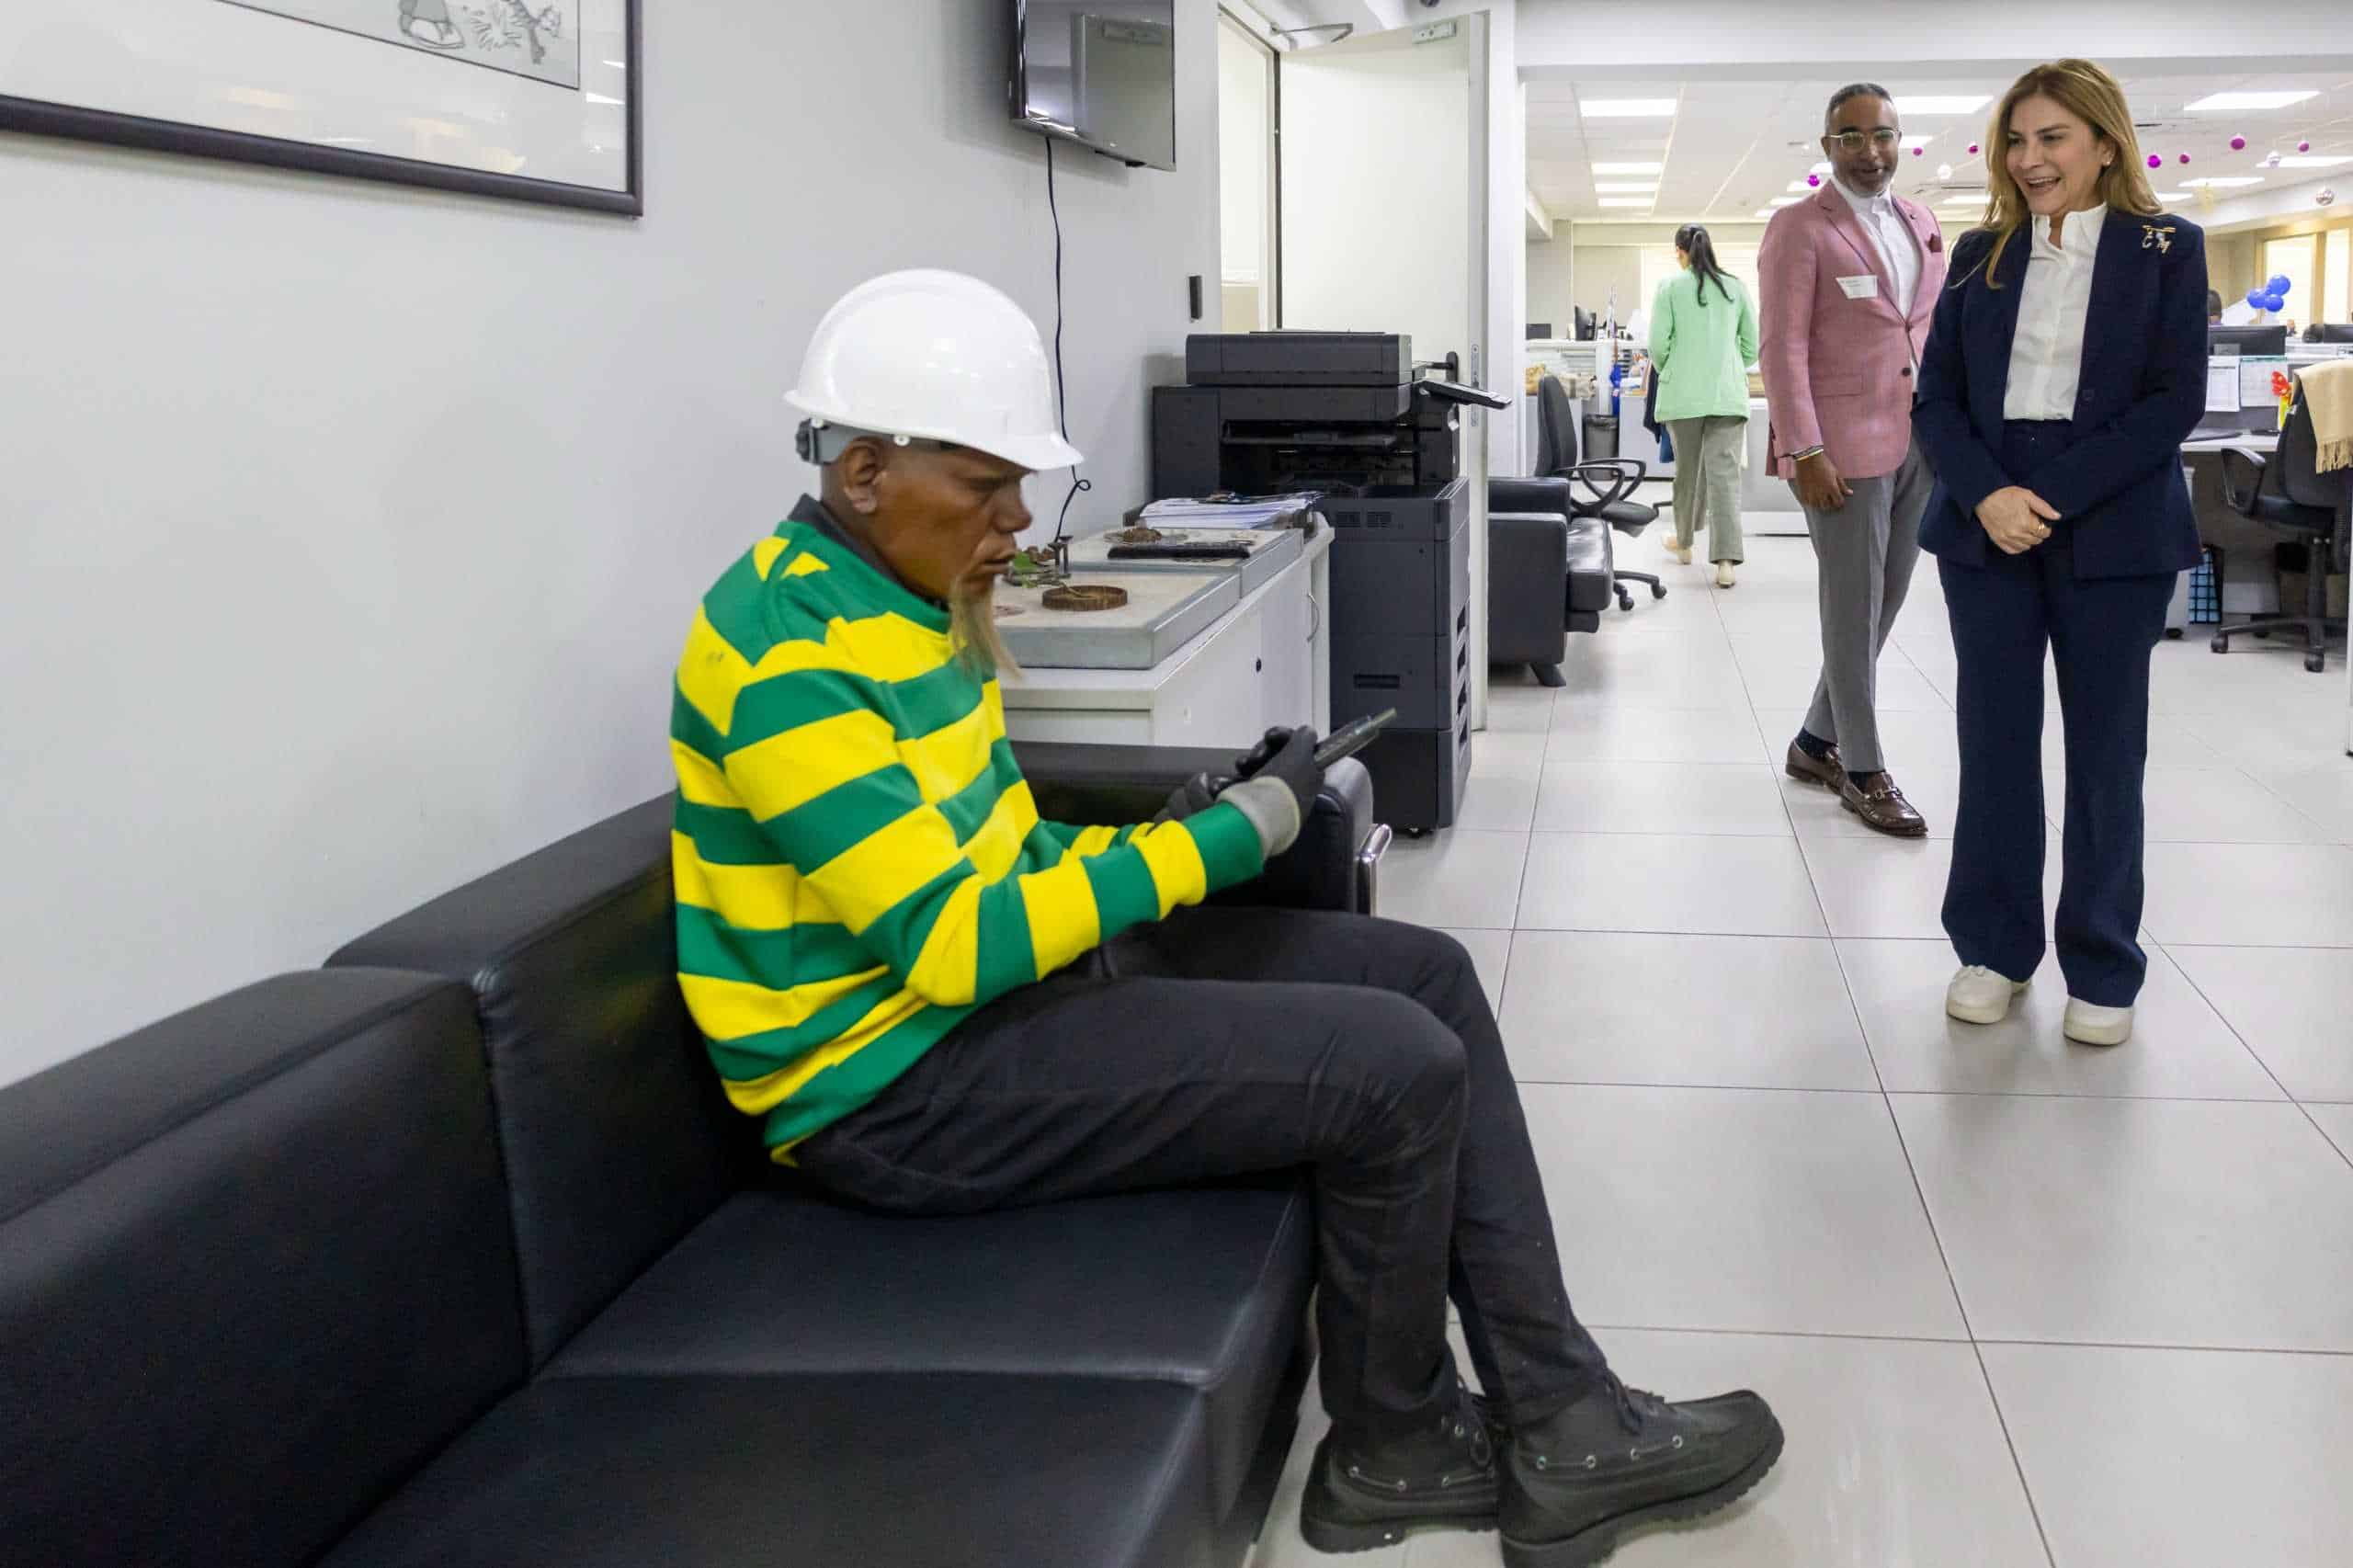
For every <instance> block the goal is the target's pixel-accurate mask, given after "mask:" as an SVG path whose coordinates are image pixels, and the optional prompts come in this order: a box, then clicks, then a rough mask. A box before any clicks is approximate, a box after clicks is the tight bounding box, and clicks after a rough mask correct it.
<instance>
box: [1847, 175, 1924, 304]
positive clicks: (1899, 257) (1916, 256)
mask: <svg viewBox="0 0 2353 1568" xmlns="http://www.w3.org/2000/svg"><path fill="white" fill-rule="evenodd" d="M1830 183H1831V184H1832V185H1835V186H1836V187H1838V194H1839V195H1841V196H1843V197H1845V198H1846V199H1847V206H1849V207H1851V208H1853V209H1854V210H1855V221H1856V222H1859V223H1860V224H1862V226H1863V233H1867V234H1869V235H1870V237H1871V244H1872V245H1873V246H1874V247H1876V248H1877V249H1878V251H1879V258H1880V260H1881V261H1882V262H1884V263H1886V264H1887V275H1888V277H1889V278H1893V280H1894V283H1895V296H1894V299H1893V301H1892V302H1893V304H1894V306H1895V311H1896V313H1897V314H1898V315H1900V316H1902V317H1903V318H1904V320H1906V321H1910V320H1911V319H1912V301H1913V299H1914V297H1915V295H1917V294H1918V292H1919V290H1920V236H1919V235H1917V234H1915V233H1913V232H1912V225H1911V224H1910V223H1909V222H1905V221H1904V212H1903V210H1902V209H1900V208H1898V207H1897V206H1896V205H1895V193H1894V192H1893V191H1892V190H1882V191H1881V192H1880V193H1879V194H1878V195H1877V196H1858V195H1856V194H1855V193H1854V192H1853V191H1851V190H1848V189H1847V182H1846V181H1844V180H1842V179H1838V178H1836V177H1835V176H1834V177H1833V178H1832V179H1831V181H1830Z"/></svg>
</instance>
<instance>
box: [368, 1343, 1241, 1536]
mask: <svg viewBox="0 0 2353 1568" xmlns="http://www.w3.org/2000/svg"><path fill="white" fill-rule="evenodd" d="M1210 1542H1211V1522H1210V1516H1209V1511H1208V1486H1207V1481H1206V1475H1205V1472H1204V1470H1203V1445H1202V1440H1201V1431H1200V1412H1199V1406H1198V1404H1196V1403H1194V1402H1193V1401H1192V1400H1191V1399H1190V1398H1189V1397H1188V1395H1187V1393H1186V1392H1185V1391H1184V1390H1182V1389H1179V1388H1176V1387H1172V1386H1170V1385H1168V1384H1165V1383H1151V1382H1097V1381H1088V1380H1086V1379H1081V1378H1017V1377H995V1376H972V1375H961V1374H960V1375H952V1376H940V1375H931V1374H895V1375H867V1376H850V1377H824V1376H813V1377H788V1378H761V1377H751V1378H550V1379H544V1380H542V1381H540V1382H539V1383H537V1384H534V1385H533V1386H532V1387H531V1388H529V1389H528V1390H526V1391H525V1392H522V1393H519V1394H517V1395H516V1396H515V1397H514V1398H512V1399H510V1400H508V1401H507V1402H506V1403H505V1404H503V1405H501V1406H500V1407H499V1408H498V1409H497V1410H496V1411H494V1412H493V1413H492V1415H490V1417H489V1418H488V1419H487V1420H485V1421H483V1423H482V1424H481V1425H480V1426H477V1427H475V1428H474V1429H473V1430H472V1431H471V1432H469V1433H468V1434H466V1436H465V1437H463V1438H462V1439H460V1441H459V1442H458V1443H457V1444H456V1445H455V1446H454V1447H452V1448H451V1449H449V1452H447V1453H445V1454H444V1455H442V1456H441V1458H440V1459H439V1460H438V1461H436V1462H435V1463H434V1464H433V1466H432V1467H431V1468H430V1469H428V1470H426V1471H425V1473H424V1474H423V1475H421V1476H419V1477H418V1478H417V1479H416V1480H415V1482H414V1483H411V1484H410V1485H409V1486H408V1487H407V1488H405V1489H404V1491H403V1492H402V1493H401V1494H399V1495H398V1496H396V1497H395V1498H393V1499H392V1502H391V1503H390V1504H388V1505H386V1506H385V1507H384V1508H383V1510H382V1511H381V1512H380V1513H379V1514H378V1515H376V1517H373V1518H370V1519H369V1520H368V1521H367V1522H366V1523H364V1524H363V1525H362V1526H361V1527H360V1528H358V1530H357V1531H355V1532H353V1534H352V1536H351V1537H350V1539H349V1540H347V1541H345V1542H344V1544H343V1546H342V1547H341V1548H340V1549H339V1550H337V1551H335V1552H334V1553H333V1554H332V1555H330V1556H329V1557H328V1558H327V1559H326V1560H325V1562H326V1568H512V1565H513V1564H516V1563H526V1562H548V1563H563V1564H564V1565H565V1568H649V1565H650V1564H656V1563H658V1564H661V1565H662V1568H745V1565H746V1564H753V1563H761V1564H777V1565H779V1568H781V1565H786V1564H803V1563H805V1564H808V1565H810V1568H851V1565H855V1568H944V1565H946V1564H951V1563H952V1564H955V1565H956V1568H1044V1565H1046V1564H1052V1565H1053V1568H1093V1565H1097V1564H1100V1565H1103V1568H1203V1565H1205V1564H1206V1563H1207V1562H1208V1560H1209V1555H1210V1551H1211V1545H1210Z"/></svg>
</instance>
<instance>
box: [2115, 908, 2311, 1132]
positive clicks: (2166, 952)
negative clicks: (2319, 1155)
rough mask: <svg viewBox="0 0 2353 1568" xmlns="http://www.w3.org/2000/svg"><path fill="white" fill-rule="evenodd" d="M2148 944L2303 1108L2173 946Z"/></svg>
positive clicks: (2152, 939) (2153, 940)
mask: <svg viewBox="0 0 2353 1568" xmlns="http://www.w3.org/2000/svg"><path fill="white" fill-rule="evenodd" d="M2149 946H2151V947H2153V948H2154V949H2157V952H2158V955H2159V956H2160V957H2162V958H2163V959H2164V960H2165V962H2167V963H2169V964H2171V965H2172V966H2173V971H2174V972H2175V973H2176V974H2177V975H2179V976H2181V979H2182V983H2184V984H2185V985H2188V987H2189V989H2190V990H2191V991H2192V992H2194V993H2195V994H2197V997H2198V999H2199V1000H2200V1002H2203V1003H2204V1004H2205V1005H2206V1010H2207V1011H2208V1012H2210V1013H2211V1014H2213V1015H2214V1021H2215V1022H2216V1023H2218V1024H2221V1025H2222V1027H2223V1028H2226V1029H2228V1030H2230V1031H2231V1038H2232V1039H2233V1040H2237V1041H2238V1042H2239V1049H2240V1050H2241V1051H2245V1052H2246V1053H2247V1056H2248V1058H2249V1059H2250V1060H2252V1061H2253V1062H2254V1063H2255V1064H2256V1066H2257V1067H2260V1068H2262V1069H2263V1075H2264V1076H2265V1077H2267V1078H2268V1079H2270V1080H2271V1082H2272V1084H2273V1085H2274V1086H2276V1087H2277V1088H2278V1089H2279V1092H2280V1094H2281V1095H2283V1096H2286V1097H2287V1100H2288V1103H2289V1104H2290V1105H2292V1106H2294V1107H2295V1108H2297V1109H2298V1110H2303V1108H2304V1106H2303V1102H2302V1100H2300V1099H2298V1098H2297V1097H2296V1096H2295V1095H2294V1094H2292V1093H2291V1092H2290V1090H2289V1088H2288V1085H2286V1084H2284V1083H2282V1082H2281V1081H2280V1078H2279V1074H2277V1073H2274V1072H2273V1071H2272V1070H2271V1063H2270V1062H2266V1061H2265V1060H2264V1059H2263V1052H2261V1051H2257V1050H2256V1049H2255V1042H2254V1041H2253V1040H2249V1039H2247V1038H2246V1036H2245V1035H2244V1034H2242V1033H2240V1032H2239V1027H2238V1025H2236V1024H2234V1023H2233V1022H2231V1018H2230V1015H2229V1014H2227V1013H2225V1012H2223V1011H2222V1006H2221V1004H2219V1003H2217V1002H2216V1001H2215V1000H2214V999H2213V998H2212V997H2211V996H2209V995H2207V994H2206V988H2205V987H2204V986H2202V985H2200V984H2199V983H2198V977H2197V976H2196V975H2194V974H2192V973H2190V972H2189V966H2188V965H2187V964H2185V963H2183V962H2182V961H2181V960H2179V959H2177V958H2176V957H2174V956H2173V949H2171V948H2169V947H2167V946H2165V943H2163V942H2160V941H2158V940H2157V939H2156V938H2155V937H2150V938H2149ZM2304 1119H2305V1120H2306V1121H2310V1122H2312V1124H2313V1131H2315V1132H2317V1133H2319V1134H2320V1135H2321V1139H2322V1141H2323V1142H2326V1143H2327V1144H2328V1145H2329V1147H2331V1148H2333V1149H2334V1148H2336V1140H2334V1139H2332V1138H2330V1137H2329V1135H2328V1130H2327V1129H2326V1128H2325V1127H2323V1126H2321V1124H2320V1123H2319V1122H2318V1121H2317V1120H2314V1119H2313V1114H2312V1113H2311V1112H2310V1111H2304ZM2337 1153H2339V1154H2343V1153H2345V1151H2344V1150H2342V1149H2338V1150H2337ZM2346 1164H2347V1165H2353V1157H2347V1160H2346Z"/></svg>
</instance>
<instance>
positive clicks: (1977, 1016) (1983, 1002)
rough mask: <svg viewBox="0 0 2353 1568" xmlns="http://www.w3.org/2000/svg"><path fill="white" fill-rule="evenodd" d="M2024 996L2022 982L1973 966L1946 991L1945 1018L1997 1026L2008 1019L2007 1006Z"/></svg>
mask: <svg viewBox="0 0 2353 1568" xmlns="http://www.w3.org/2000/svg"><path fill="white" fill-rule="evenodd" d="M2025 993H2026V982H2025V981H2023V980H2012V979H2011V978H2010V977H2009V976H2007V975H2006V974H1996V973H1995V972H1994V971H1992V970H1990V969H1987V968H1986V967H1985V966H1984V965H1983V964H1972V965H1970V966H1969V967H1968V968H1967V969H1964V970H1962V971H1961V972H1960V973H1959V974H1956V975H1954V976H1953V977H1952V983H1951V984H1950V985H1948V986H1947V987H1945V1016H1946V1017H1953V1018H1959V1019H1960V1020H1961V1022H1962V1023H1964V1024H1998V1023H2000V1022H2001V1021H2002V1020H2003V1019H2004V1018H2006V1017H2009V1016H2010V1004H2011V1003H2013V1002H2015V1001H2017V1000H2018V998H2019V997H2020V996H2021V995H2023V994H2025Z"/></svg>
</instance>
